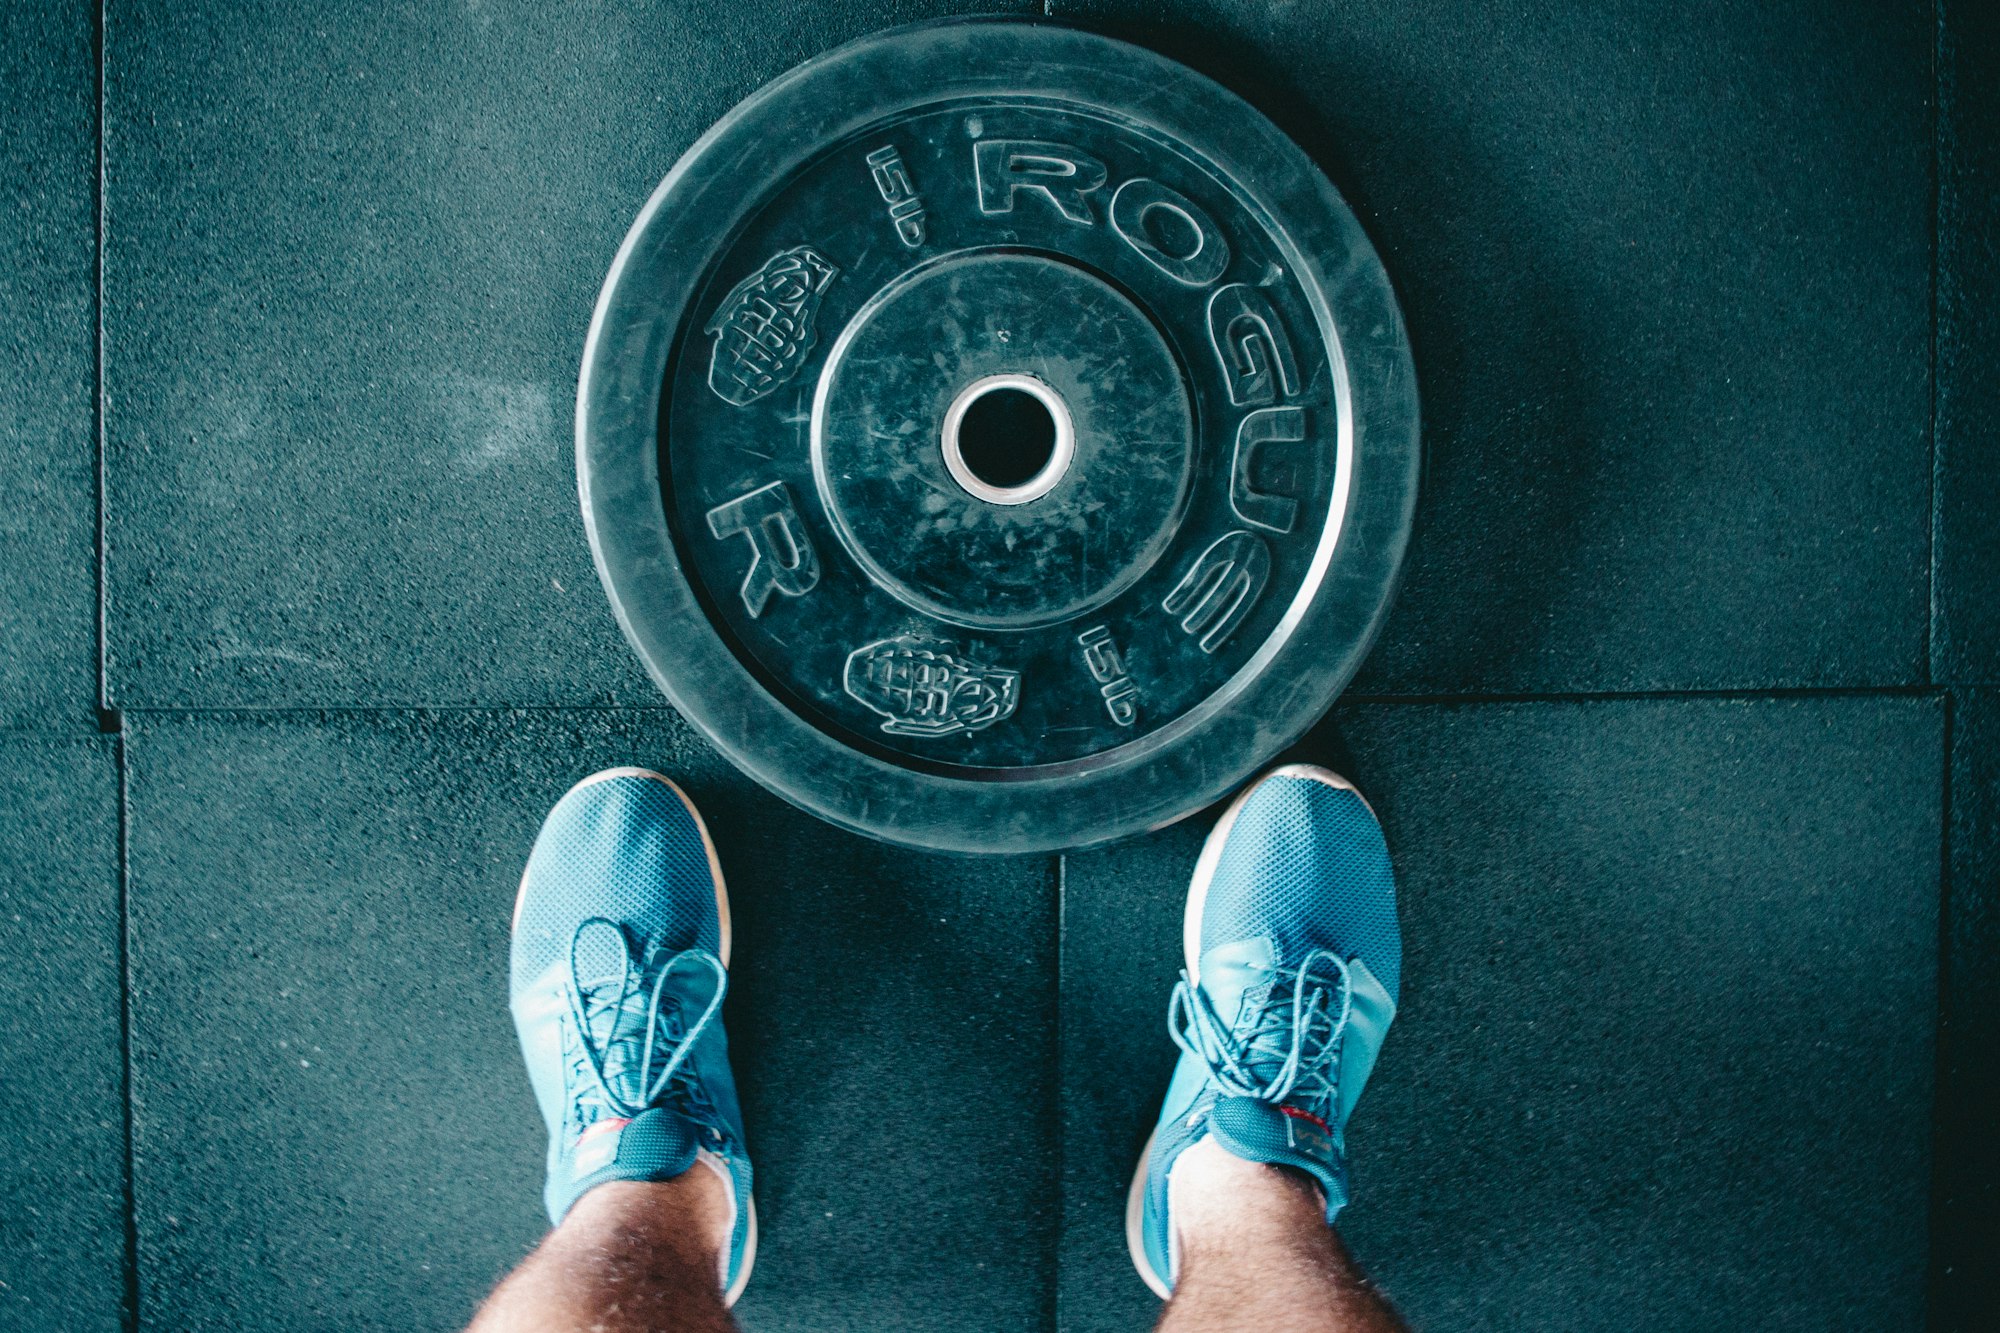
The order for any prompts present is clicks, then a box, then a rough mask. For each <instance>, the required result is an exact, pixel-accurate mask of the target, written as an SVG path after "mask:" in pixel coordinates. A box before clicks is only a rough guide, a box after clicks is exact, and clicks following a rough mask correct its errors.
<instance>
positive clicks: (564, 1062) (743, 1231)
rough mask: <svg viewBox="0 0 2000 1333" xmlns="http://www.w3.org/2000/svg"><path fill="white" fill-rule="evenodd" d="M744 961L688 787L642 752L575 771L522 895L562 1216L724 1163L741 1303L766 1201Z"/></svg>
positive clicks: (551, 1201) (537, 1059)
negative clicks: (761, 1198)
mask: <svg viewBox="0 0 2000 1333" xmlns="http://www.w3.org/2000/svg"><path fill="white" fill-rule="evenodd" d="M728 966H729V899H728V896H727V895H726V894H725V893H724V891H723V887H722V869H721V867H720V865H718V864H717V862H716V858H715V844H714V843H713V842H711V841H710V840H709V836H708V829H707V828H706V827H704V826H703V824H702V822H701V816H700V815H699V814H697V813H695V808H694V806H693V805H692V804H691V803H690V802H689V801H688V798H687V797H686V796H685V795H684V794H683V793H682V792H681V789H680V788H678V787H676V786H675V785H674V784H673V783H671V782H669V781H667V779H665V778H663V777H661V776H660V775H659V774H658V773H651V772H648V771H646V770H645V769H640V768H614V769H610V770H608V771H606V772H603V773H599V774H597V775H596V776H594V777H589V778H585V779H584V780H583V781H582V782H580V783H578V784H577V785H576V786H575V787H572V788H571V789H570V790H569V792H568V794H567V795H565V796H564V797H563V798H562V800H561V801H559V802H557V803H556V808H555V809H554V810H552V811H550V812H549V817H548V819H547V820H545V821H544V822H543V824H542V831H541V835H540V836H539V837H537V838H536V839H535V847H534V850H533V851H532V852H530V853H529V854H528V869H527V872H526V873H525V874H523V875H522V877H521V896H520V898H519V900H518V901H517V902H516V903H515V905H514V960H513V985H512V1005H511V1007H512V1009H513V1011H514V1026H515V1028H516V1029H517V1030H518V1031H519V1032H520V1034H521V1051H522V1053H523V1054H524V1055H525V1056H526V1057H527V1062H528V1077H529V1078H530V1079H531V1080H532V1081H533V1082H534V1085H535V1099H536V1100H537V1101H538V1102H540V1103H541V1108H542V1119H543V1121H544V1122H545V1123H546V1124H547V1125H548V1127H549V1176H548V1186H547V1188H546V1189H545V1190H544V1191H543V1199H544V1201H545V1202H546V1203H547V1205H548V1210H549V1220H550V1221H551V1222H553V1223H560V1222H561V1221H562V1219H563V1215H564V1214H565V1213H567V1212H568V1211H569V1209H570V1205H572V1204H574V1203H575V1202H576V1201H577V1199H578V1198H579V1197H580V1196H581V1195H582V1194H583V1192H584V1191H585V1190H588V1189H590V1188H591V1187H592V1186H593V1185H599V1184H602V1183H603V1182H604V1181H607V1180H669V1179H672V1178H673V1177H675V1176H678V1175H680V1174H681V1173H682V1172H684V1171H687V1170H690V1169H692V1168H694V1167H695V1166H697V1165H699V1166H701V1167H703V1168H704V1169H711V1170H713V1171H715V1172H716V1174H717V1175H719V1176H720V1177H721V1178H722V1181H723V1183H724V1185H725V1187H726V1188H727V1190H728V1192H729V1198H730V1207H731V1210H732V1216H733V1222H732V1224H731V1227H730V1243H729V1250H728V1253H727V1254H726V1255H724V1256H723V1272H722V1274H721V1281H722V1288H723V1291H724V1293H725V1295H726V1298H727V1299H728V1300H729V1301H730V1302H732V1303H733V1302H734V1301H735V1300H736V1297H737V1296H738V1295H739V1294H741V1292H742V1290H743V1286H744V1284H745V1283H746V1282H748V1281H749V1279H750V1265H751V1262H752V1260H753V1259H754V1258H755V1257H756V1252H757V1212H756V1209H755V1207H754V1206H753V1205H752V1204H751V1201H750V1158H749V1155H748V1154H747V1153H746V1152H745V1151H744V1146H743V1113H742V1111H741V1109H740V1108H739V1107H738V1106H737V1102H736V1081H735V1079H734V1078H733V1077H731V1075H730V1072H729V1048H728V1043H727V1041H726V1039H725V1038H724V1036H723V1033H722V996H723V993H724V992H725V991H726V990H727V989H728V981H729V977H728V972H727V968H728Z"/></svg>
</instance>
